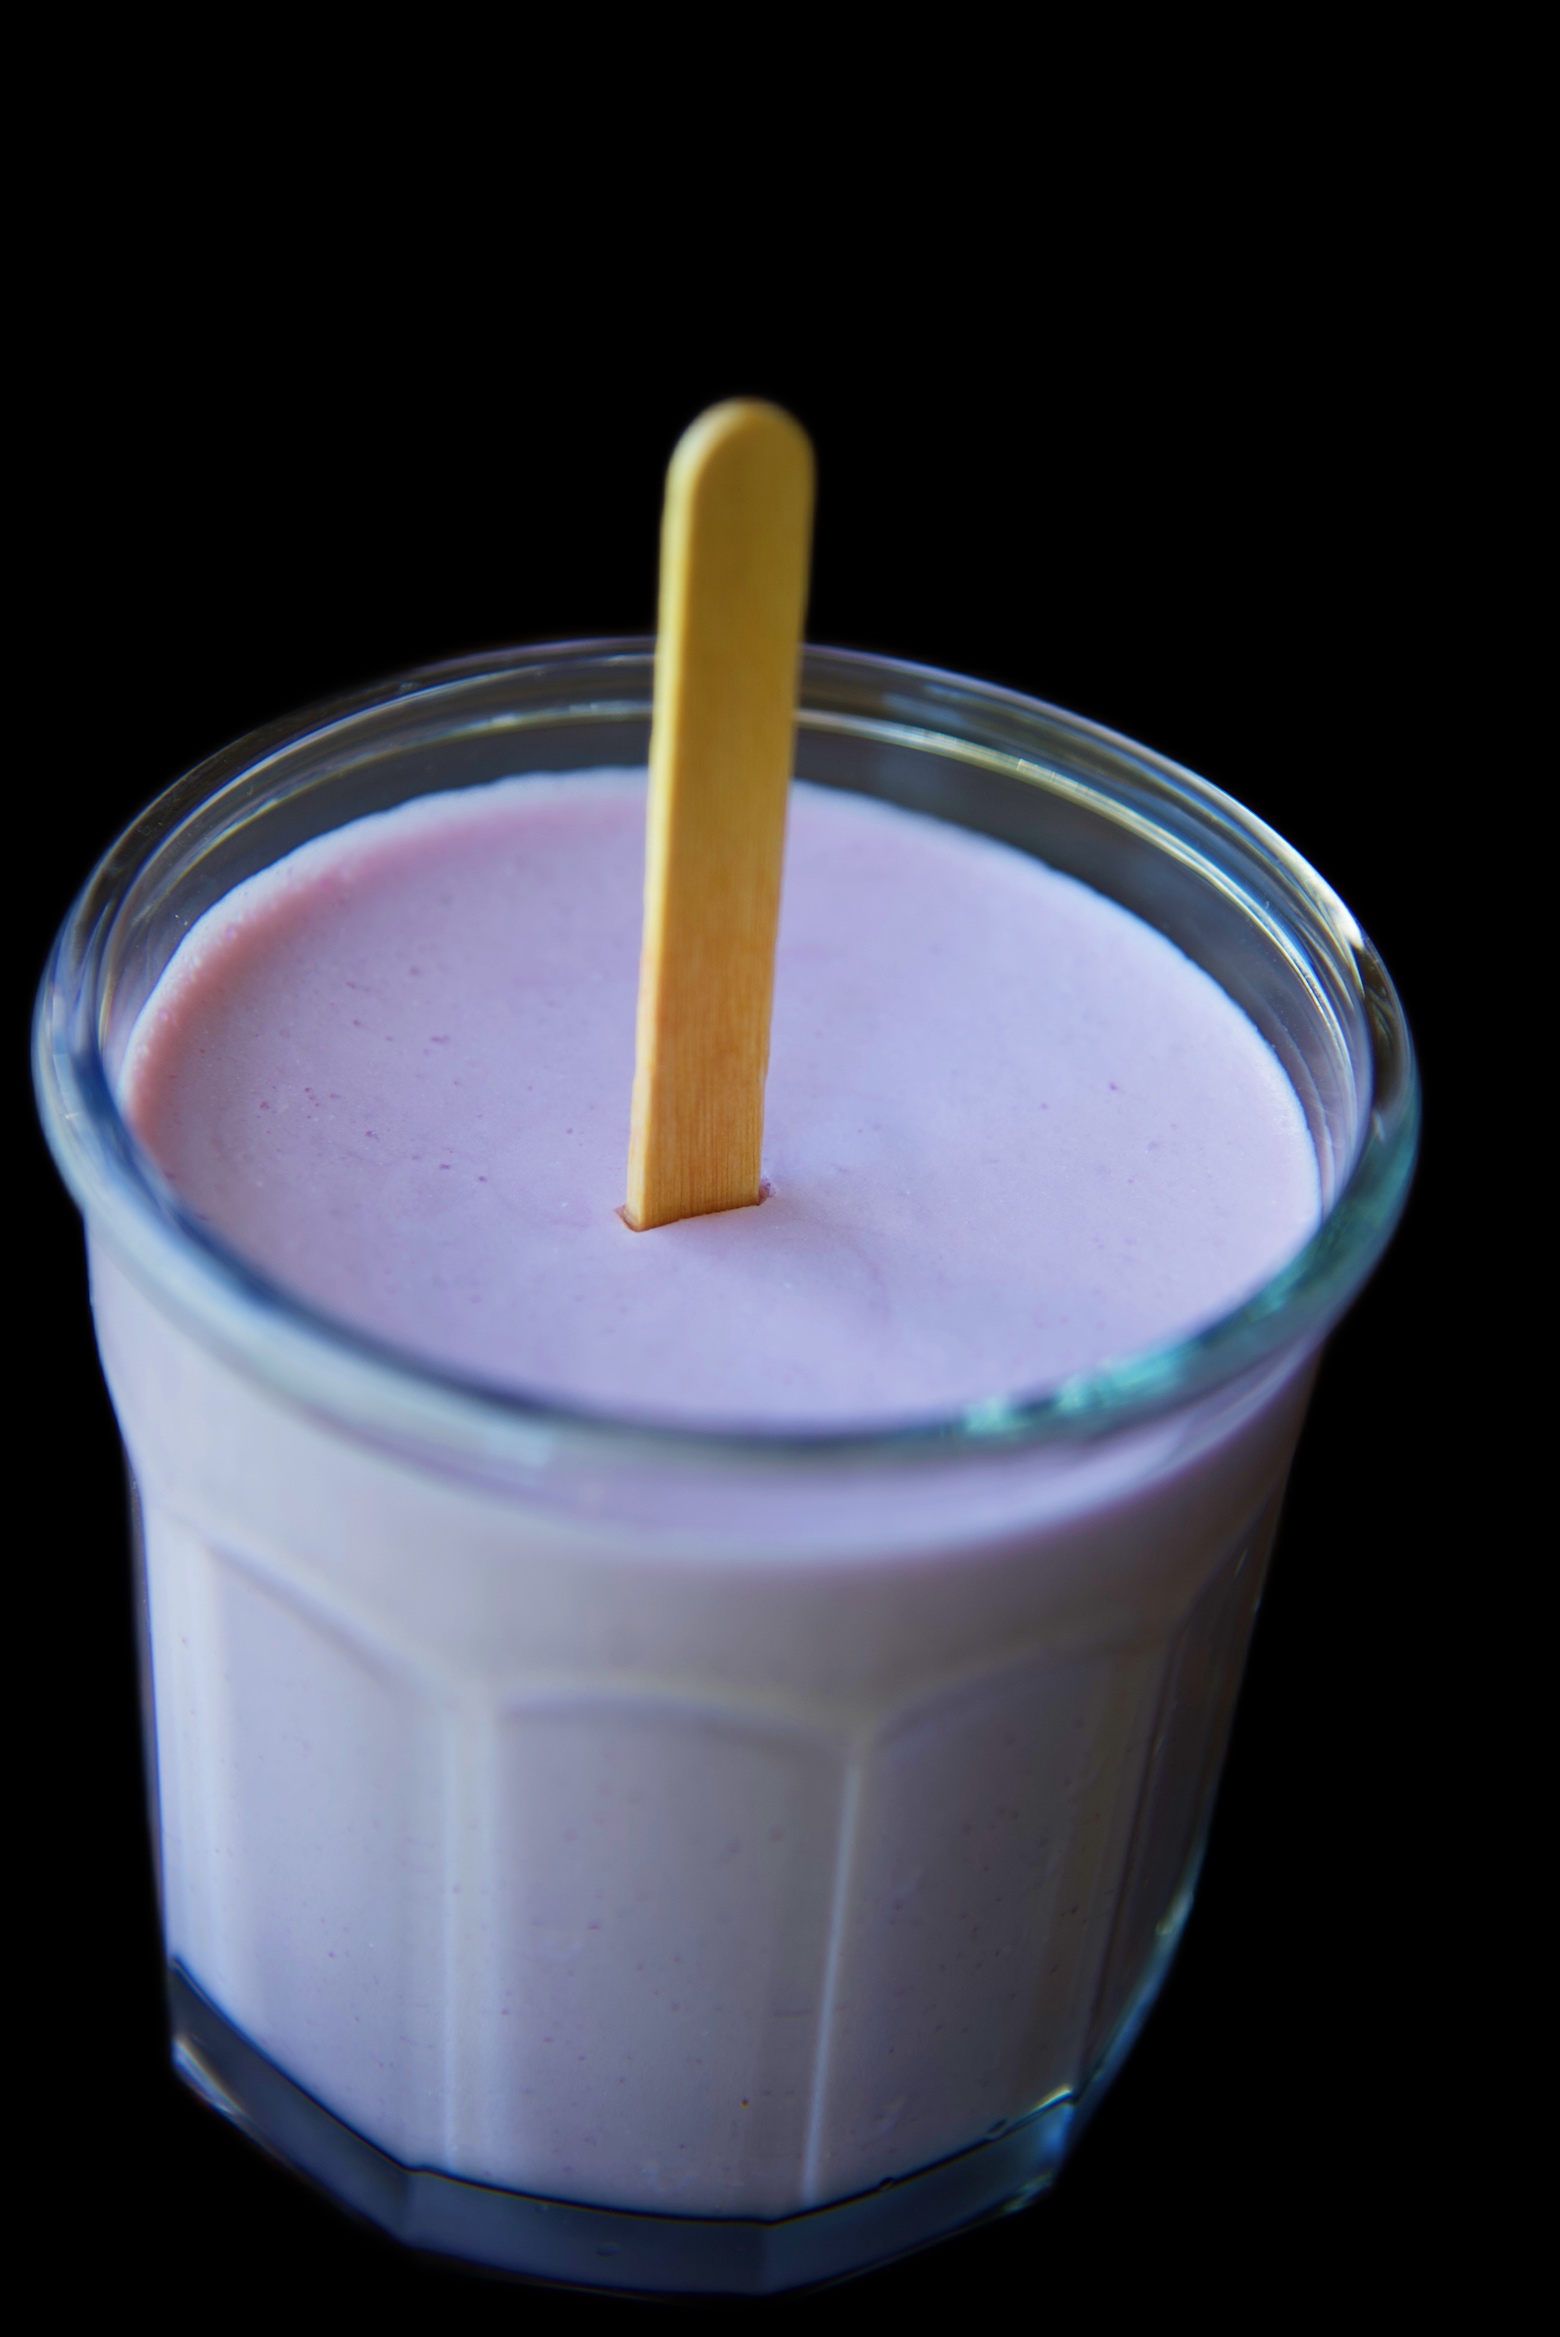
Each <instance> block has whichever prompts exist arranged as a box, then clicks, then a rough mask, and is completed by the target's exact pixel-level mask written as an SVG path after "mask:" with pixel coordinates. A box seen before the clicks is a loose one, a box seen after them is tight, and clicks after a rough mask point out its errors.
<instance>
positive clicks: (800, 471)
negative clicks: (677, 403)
mask: <svg viewBox="0 0 1560 2337" xmlns="http://www.w3.org/2000/svg"><path fill="white" fill-rule="evenodd" d="M812 503H813V459H812V448H811V446H810V445H809V444H808V441H807V437H806V434H805V433H804V432H803V431H802V430H801V429H800V428H799V427H798V426H797V424H796V423H795V422H793V421H792V420H791V418H790V416H789V415H787V414H782V413H781V412H780V410H779V409H778V407H775V406H766V405H761V404H759V403H757V402H755V401H752V400H749V399H737V400H734V401H733V402H732V403H731V404H729V405H723V406H712V407H711V408H710V410H709V412H708V413H707V414H701V415H700V417H699V419H698V421H697V422H695V423H694V424H693V425H692V427H691V428H690V429H689V430H687V431H685V432H684V434H683V437H682V438H681V439H680V441H679V442H678V446H677V450H676V452H675V453H674V454H673V456H672V461H671V467H670V469H669V470H668V472H667V475H666V503H665V508H664V512H663V516H662V522H661V605H660V616H659V632H658V636H657V640H656V652H655V719H654V722H653V724H652V726H651V735H650V808H649V820H648V830H647V836H646V846H647V850H646V860H645V930H644V950H643V955H642V957H641V959H640V969H639V1036H638V1053H637V1058H636V1061H635V1065H634V1110H633V1129H632V1134H631V1136H630V1139H629V1149H628V1200H627V1203H626V1205H625V1207H624V1210H623V1215H624V1217H625V1219H626V1220H627V1222H628V1223H629V1224H630V1225H631V1226H633V1227H634V1228H635V1229H636V1230H643V1229H645V1228H648V1227H650V1226H653V1225H669V1224H670V1223H672V1221H673V1220H674V1219H676V1218H679V1217H700V1216H703V1215H705V1214H706V1213H707V1212H709V1211H711V1210H716V1209H741V1208H744V1207H747V1206H748V1205H750V1204H751V1203H753V1202H755V1201H757V1200H759V1199H760V1198H761V1193H760V1187H759V1172H760V1153H761V1149H762V1145H763V1136H764V1078H765V1074H766V1072H767V1071H768V1068H769V1018H770V1008H771V1005H772V1002H773V997H774V978H775V932H776V928H777V926H778V923H779V917H780V862H781V855H782V853H783V851H784V848H785V813H786V798H787V794H788V791H789V788H790V780H791V752H792V744H793V739H794V734H795V727H796V689H797V674H798V664H799V659H800V651H801V634H802V616H803V612H804V609H805V606H806V599H807V571H808V558H809V551H810V545H811V537H812Z"/></svg>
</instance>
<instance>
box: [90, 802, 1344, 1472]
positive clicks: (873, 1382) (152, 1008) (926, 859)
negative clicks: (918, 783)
mask: <svg viewBox="0 0 1560 2337" xmlns="http://www.w3.org/2000/svg"><path fill="white" fill-rule="evenodd" d="M644 802H645V798H644V780H643V775H642V774H639V773H633V772H599V773H588V774H583V775H580V776H571V777H568V778H562V779H535V778H531V779H513V780H505V781H501V782H499V783H498V784H497V785H494V786H489V787H481V788H472V789H468V790H463V791H460V792H457V793H450V794H443V795H436V796H429V797H424V798H422V799H420V800H419V801H417V802H414V803H408V804H405V805H402V806H400V807H399V808H398V809H396V810H394V811H390V812H384V813H380V814H377V815H375V816H374V817H372V818H369V819H363V820H357V821H354V822H353V823H352V824H350V825H349V826H347V827H344V828H341V829H339V830H337V831H336V832H335V833H334V834H331V835H328V836H324V837H321V838H319V839H317V840H316V841H315V842H313V843H310V844H307V845H305V846H303V847H302V848H301V849H300V850H299V851H296V852H294V853H292V854H291V855H290V856H289V857H288V858H287V859H285V860H283V861H281V862H279V863H278V864H277V865H276V866H275V867H274V868H271V869H268V870H266V871H265V872H263V873H262V874H261V875H259V876H257V877H253V878H251V879H250V880H248V882H246V883H244V884H242V885H240V886H239V887H238V888H237V889H236V890H235V891H234V892H232V893H230V894H229V895H228V897H227V898H226V899H225V900H223V901H221V902H219V903H218V904H217V906H216V907H215V908H214V909H212V910H211V911H209V912H208V914H207V915H206V916H204V917H203V918H202V919H201V920H200V922H199V923H198V924H197V925H195V926H194V927H193V928H192V930H191V931H190V933H189V934H188V935H187V936H186V937H185V939H184V941H183V942H182V944H181V945H180V947H179V950H178V951H177V953H176V955H175V956H174V958H173V960H172V962H171V964H170V965H169V967H168V968H167V970H166V972H165V973H164V975H163V977H162V980H161V982H160V983H159V984H158V986H157V988H156V990H155V991H154V992H153V994H152V997H151V998H150V1000H149V1001H148V1003H147V1005H146V1007H145V1009H144V1010H143V1013H142V1015H141V1018H140V1021H139V1023H138V1025H137V1027H136V1031H135V1034H134V1037H133V1040H132V1043H131V1047H130V1050H129V1054H128V1056H127V1060H126V1064H125V1070H124V1075H123V1079H122V1083H121V1086H122V1094H123V1098H124V1102H125V1106H126V1109H127V1112H128V1115H129V1118H130V1120H131V1123H132V1125H133V1127H134V1128H135V1130H136V1132H137V1134H138V1135H139V1137H140V1139H141V1141H142V1142H143V1143H144V1144H145V1146H146V1147H147V1149H148V1150H149V1151H150V1152H151V1154H152V1155H153V1157H154V1158H155V1159H156V1160H157V1161H158V1163H159V1164H160V1165H161V1167H162V1168H163V1170H164V1172H165V1173H166V1174H167V1176H168V1177H169V1178H170V1179H171V1181H172V1183H173V1184H174V1186H175V1187H176V1188H177V1189H178V1191H179V1192H180V1193H181V1194H182V1195H183V1197H184V1198H185V1200H186V1202H187V1204H188V1205H189V1207H190V1208H191V1209H192V1210H193V1211H194V1212H195V1213H196V1214H197V1216H198V1217H199V1218H201V1219H202V1220H203V1221H205V1222H206V1223H207V1224H209V1225H210V1226H211V1227H212V1229H213V1230H214V1231H215V1232H216V1233H218V1234H219V1235H220V1236H221V1237H223V1238H224V1239H225V1240H226V1241H227V1242H228V1243H229V1244H230V1245H231V1246H232V1248H234V1249H235V1250H237V1251H238V1252H240V1253H241V1254H242V1255H243V1256H244V1257H245V1258H247V1259H248V1260H250V1261H251V1262H252V1263H253V1264H254V1265H256V1266H258V1267H259V1268H261V1269H262V1270H263V1271H264V1272H266V1273H267V1274H268V1275H270V1276H271V1277H272V1278H273V1279H274V1280H275V1281H276V1282H278V1283H280V1284H282V1285H283V1286H285V1287H286V1288H288V1289H290V1290H292V1291H294V1292H297V1293H298V1294H300V1295H301V1296H303V1297H305V1298H307V1299H308V1300H309V1301H310V1302H311V1303H312V1304H313V1305H314V1306H316V1307H318V1308H323V1309H325V1310H327V1311H328V1312H330V1313H333V1314H335V1315H337V1316H338V1317H340V1318H342V1319H344V1320H345V1321H346V1322H348V1323H350V1324H352V1325H354V1326H356V1327H358V1328H359V1329H361V1330H364V1331H367V1332H369V1333H371V1334H374V1335H375V1336H377V1337H379V1338H380V1339H383V1340H387V1341H389V1342H391V1343H393V1344H394V1345H396V1346H398V1347H401V1348H405V1349H410V1350H412V1351H414V1352H415V1353H416V1354H418V1355H419V1356H422V1357H425V1358H428V1359H431V1360H433V1361H435V1362H437V1363H439V1364H441V1365H444V1366H447V1367H450V1368H453V1369H454V1370H455V1371H457V1372H459V1373H461V1374H463V1375H465V1376H467V1377H471V1378H476V1379H480V1380H483V1381H487V1382H490V1383H497V1384H499V1385H502V1386H504V1387H506V1388H510V1389H514V1390H519V1391H525V1392H527V1393H530V1394H533V1395H536V1396H539V1397H541V1398H543V1399H545V1400H548V1401H551V1402H554V1403H562V1404H565V1405H569V1406H577V1407H581V1408H585V1409H588V1410H592V1411H598V1412H599V1411H606V1412H610V1413H621V1414H631V1415H633V1416H636V1417H639V1418H649V1419H661V1420H671V1421H680V1422H686V1423H699V1424H708V1425H721V1426H727V1427H742V1426H758V1427H770V1428H797V1429H800V1428H807V1427H825V1426H826V1427H840V1426H845V1425H860V1426H863V1427H868V1426H885V1425H889V1424H892V1423H896V1422H902V1421H912V1420H918V1419H926V1418H928V1417H932V1416H938V1415H946V1414H949V1413H952V1412H956V1411H958V1410H961V1409H963V1408H965V1407H968V1406H970V1405H974V1404H978V1403H980V1402H983V1401H986V1400H990V1399H992V1398H998V1397H1016V1396H1021V1395H1029V1394H1037V1393H1040V1392H1042V1391H1044V1390H1045V1389H1047V1388H1050V1387H1054V1386H1055V1385H1057V1384H1058V1383H1059V1382H1060V1381H1062V1380H1064V1379H1066V1378H1068V1377H1070V1376H1071V1375H1073V1374H1074V1373H1077V1372H1080V1371H1084V1370H1089V1369H1093V1368H1097V1367H1098V1366H1100V1365H1102V1364H1104V1363H1107V1362H1111V1361H1115V1360H1119V1359H1122V1358H1124V1357H1126V1356H1128V1355H1130V1354H1132V1353H1134V1352H1137V1351H1139V1350H1142V1349H1144V1348H1147V1347H1151V1346H1154V1345H1157V1344H1159V1343H1161V1342H1163V1341H1166V1340H1169V1339H1172V1338H1174V1337H1177V1336H1179V1335H1182V1334H1184V1333H1186V1332H1189V1331H1191V1330H1193V1329H1195V1328H1197V1327H1198V1326H1199V1325H1203V1324H1206V1323H1208V1322H1211V1321H1213V1320H1214V1319H1216V1318H1217V1317H1218V1316H1219V1315H1221V1314H1223V1313H1225V1312H1227V1311H1228V1310H1229V1308H1230V1307H1232V1306H1233V1305H1235V1304H1237V1303H1239V1301H1240V1300H1242V1299H1243V1298H1245V1297H1247V1296H1249V1295H1250V1294H1251V1293H1252V1292H1253V1291H1254V1290H1256V1289H1257V1288H1259V1287H1260V1285H1261V1284H1262V1283H1263V1282H1264V1281H1266V1280H1267V1279H1268V1277H1269V1276H1270V1275H1271V1274H1272V1273H1273V1272H1274V1271H1275V1270H1276V1269H1277V1268H1278V1267H1279V1266H1280V1265H1282V1264H1283V1262H1284V1261H1285V1260H1286V1259H1287V1258H1288V1257H1289V1256H1291V1255H1292V1254H1293V1252H1294V1251H1295V1250H1296V1249H1297V1248H1298V1247H1299V1246H1300V1245H1301V1244H1302V1243H1303V1242H1304V1241H1305V1240H1306V1238H1307V1237H1308V1236H1309V1234H1310V1233H1311V1232H1312V1231H1313V1230H1314V1228H1315V1226H1316V1223H1317V1220H1318V1216H1319V1211H1320V1199H1319V1185H1318V1177H1317V1166H1316V1157H1315V1153H1314V1151H1313V1149H1312V1145H1311V1142H1310V1138H1309V1136H1308V1134H1307V1131H1306V1126H1305V1120H1304V1117H1303V1114H1302V1112H1301V1108H1300V1103H1299V1100H1298V1098H1297V1097H1296V1095H1295V1092H1294V1090H1293V1088H1292V1087H1291V1086H1290V1084H1289V1081H1288V1080H1287V1078H1286V1077H1285V1075H1284V1072H1283V1070H1282V1068H1281V1066H1280V1064H1279V1062H1278V1059H1277V1057H1276V1056H1275V1055H1274V1054H1273V1052H1272V1051H1271V1049H1270V1048H1269V1047H1268V1046H1267V1044H1266V1042H1265V1041H1264V1040H1263V1039H1262V1038H1261V1036H1260V1035H1259V1033H1258V1032H1257V1030H1256V1029H1255V1027H1254V1026H1253V1025H1252V1023H1251V1022H1250V1021H1249V1020H1248V1019H1247V1017H1246V1016H1245V1015H1244V1014H1243V1013H1242V1012H1241V1010H1240V1009H1239V1007H1237V1006H1236V1005H1235V1004H1234V1002H1233V1001H1232V1000H1231V999H1230V998H1229V997H1228V996H1227V995H1226V994H1225V992H1224V991H1222V990H1221V989H1220V988H1219V987H1218V985H1217V984H1216V983H1215V982H1214V981H1212V980H1211V978H1210V977H1209V976H1208V975H1206V974H1204V973H1203V972H1202V971H1201V970H1200V969H1199V968H1198V967H1196V966H1194V965H1193V964H1192V963H1191V962H1190V960H1189V959H1187V958H1186V957H1184V956H1183V955H1182V954H1181V953H1180V952H1179V951H1178V950H1177V949H1176V948H1175V947H1174V946H1173V944H1171V943H1170V942H1169V941H1167V940H1165V939H1164V937H1163V936H1162V935H1160V934H1158V933H1156V932H1155V931H1153V930H1152V928H1151V927H1149V926H1147V925H1145V924H1144V923H1142V922H1141V921H1140V920H1139V919H1138V918H1136V917H1134V916H1133V915H1132V914H1131V913H1130V912H1129V911H1127V910H1124V909H1122V908H1119V907H1118V906H1117V905H1116V904H1115V903H1113V902H1111V901H1108V900H1106V899H1105V898H1104V897H1103V896H1102V895H1100V894H1098V893H1095V892H1092V891H1090V890H1089V889H1088V888H1087V887H1086V886H1084V885H1081V884H1079V883H1077V882H1075V881H1074V880H1073V879H1071V878H1069V877H1065V876H1061V875H1058V874H1057V873H1056V872H1055V871H1054V870H1052V869H1049V868H1047V867H1045V866H1043V865H1042V864H1040V863H1038V862H1036V861H1034V860H1031V859H1029V858H1027V857H1026V856H1025V855H1023V854H1022V853H1019V852H1017V851H1014V850H1012V849H1010V848H1009V847H1007V846H1005V845H1001V844H996V843H993V842H990V841H988V840H987V839H985V838H982V837H977V836H973V835H970V834H968V833H966V832H964V831H962V830H960V829H957V828H953V827H949V826H947V825H945V824H943V823H942V822H939V821H936V820H932V819H928V818H925V817H923V816H922V815H920V814H917V813H912V812H906V811H901V810H899V809H897V808H894V807H891V806H888V805H884V804H880V803H876V802H872V801H869V800H867V799H865V798H863V797H859V796H851V795H842V794H837V793H834V792H832V791H831V790H828V789H824V788H818V787H813V786H809V785H806V784H803V783H798V784H797V785H796V786H795V788H794V790H793V795H792V804H791V815H790V832H789V840H788V846H787V858H786V874H785V893H784V905H783V909H782V916H781V928H780V945H779V955H778V960H777V967H776V985H775V1018H774V1032H773V1047H772V1054H771V1061H770V1074H769V1085H768V1093H767V1119H766V1135H765V1148H764V1165H765V1173H766V1176H767V1178H768V1179H769V1182H770V1185H771V1188H772V1189H771V1191H770V1195H769V1198H768V1199H767V1200H766V1201H765V1202H764V1203H763V1204H762V1205H761V1206H760V1207H758V1208H756V1209H738V1210H732V1211H728V1212H726V1213H725V1214H723V1215H720V1216H714V1217H700V1218H690V1219H685V1220H684V1221H683V1222H681V1223H680V1224H675V1225H668V1226H662V1227H660V1228H658V1229H657V1230H655V1231H654V1232H649V1233H632V1232H630V1231H629V1230H628V1228H627V1227H626V1226H625V1225H624V1223H623V1222H622V1220H621V1219H620V1218H619V1216H618V1215H617V1209H618V1205H619V1204H620V1202H621V1201H622V1199H623V1192H624V1168H625V1159H626V1153H627V1144H628V1115H629V1094H630V1087H631V1083H632V1078H633V1065H634V1008H635V994H636V986H637V979H638V966H639V939H640V916H641V887H642V883H643V867H644Z"/></svg>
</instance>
